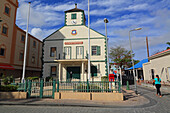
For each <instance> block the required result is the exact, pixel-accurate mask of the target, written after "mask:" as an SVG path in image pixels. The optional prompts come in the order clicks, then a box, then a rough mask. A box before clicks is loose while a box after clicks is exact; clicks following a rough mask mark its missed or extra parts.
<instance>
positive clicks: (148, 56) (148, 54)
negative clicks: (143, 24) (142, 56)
mask: <svg viewBox="0 0 170 113" xmlns="http://www.w3.org/2000/svg"><path fill="white" fill-rule="evenodd" d="M146 47H147V54H148V58H149V46H148V37H147V36H146Z"/></svg>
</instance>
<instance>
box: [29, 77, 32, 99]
mask: <svg viewBox="0 0 170 113" xmlns="http://www.w3.org/2000/svg"><path fill="white" fill-rule="evenodd" d="M31 86H32V85H31V80H29V81H28V98H30V96H31Z"/></svg>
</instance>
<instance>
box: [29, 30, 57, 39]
mask: <svg viewBox="0 0 170 113" xmlns="http://www.w3.org/2000/svg"><path fill="white" fill-rule="evenodd" d="M54 31H55V29H50V30H47V29H41V28H33V29H32V30H31V34H32V35H33V36H35V37H37V38H38V39H40V40H43V39H44V38H46V37H47V36H49V35H50V34H52V33H53V32H54Z"/></svg>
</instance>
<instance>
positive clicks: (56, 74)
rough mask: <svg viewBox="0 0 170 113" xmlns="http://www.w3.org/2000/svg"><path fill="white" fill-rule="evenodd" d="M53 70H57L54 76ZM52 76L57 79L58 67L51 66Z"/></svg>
mask: <svg viewBox="0 0 170 113" xmlns="http://www.w3.org/2000/svg"><path fill="white" fill-rule="evenodd" d="M53 68H55V74H53ZM50 76H51V77H56V76H57V66H51V70H50Z"/></svg>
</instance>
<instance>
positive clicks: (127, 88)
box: [126, 81, 129, 90]
mask: <svg viewBox="0 0 170 113" xmlns="http://www.w3.org/2000/svg"><path fill="white" fill-rule="evenodd" d="M126 90H129V81H127V87H126Z"/></svg>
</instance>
